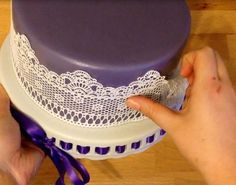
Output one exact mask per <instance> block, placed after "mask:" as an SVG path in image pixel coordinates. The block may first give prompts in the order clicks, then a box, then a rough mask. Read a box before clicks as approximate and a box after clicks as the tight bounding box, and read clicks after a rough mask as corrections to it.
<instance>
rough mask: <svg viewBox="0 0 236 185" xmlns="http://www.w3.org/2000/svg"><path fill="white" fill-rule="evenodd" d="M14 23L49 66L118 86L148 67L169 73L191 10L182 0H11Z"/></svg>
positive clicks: (183, 40)
mask: <svg viewBox="0 0 236 185" xmlns="http://www.w3.org/2000/svg"><path fill="white" fill-rule="evenodd" d="M13 24H14V28H15V30H16V32H19V33H21V34H25V35H26V36H27V37H28V39H29V40H30V43H31V45H32V48H33V49H34V50H35V52H36V56H37V57H38V59H39V61H40V63H41V64H42V65H44V66H45V67H47V68H48V69H49V70H51V71H54V72H56V73H58V74H61V73H66V72H73V71H76V70H83V71H86V72H88V73H89V74H90V75H91V76H92V77H93V78H96V79H97V80H98V81H99V82H101V83H102V84H103V85H104V86H112V87H118V86H124V85H128V84H129V83H131V82H132V81H135V80H136V79H137V77H140V76H143V75H144V74H145V73H146V72H147V71H149V70H157V71H159V72H161V74H162V75H167V76H168V75H169V74H171V72H172V71H173V70H174V69H175V67H176V65H177V64H178V55H179V54H180V52H181V50H182V48H183V46H184V44H185V42H186V39H187V37H188V34H189V30H190V15H189V10H188V8H187V5H186V3H185V1H184V0H178V1H176V0H167V1H156V0H119V1H118V0H116V1H115V0H113V1H110V0H100V1H99V0H89V1H87V0H80V1H75V0H71V1H70V2H68V1H67V0H57V1H48V0H47V1H46V0H40V1H38V0H31V1H28V0H13Z"/></svg>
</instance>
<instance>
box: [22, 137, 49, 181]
mask: <svg viewBox="0 0 236 185" xmlns="http://www.w3.org/2000/svg"><path fill="white" fill-rule="evenodd" d="M22 148H23V151H22V152H23V156H25V164H29V166H28V170H29V172H31V173H30V174H29V178H32V177H34V176H35V175H36V173H37V171H38V170H39V167H40V166H41V164H42V162H43V160H44V158H45V154H44V152H43V151H42V150H41V149H40V148H38V147H37V146H35V145H34V144H32V143H31V142H29V141H26V140H23V141H22ZM27 161H28V163H27Z"/></svg>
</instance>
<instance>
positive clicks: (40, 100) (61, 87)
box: [11, 31, 186, 127]
mask: <svg viewBox="0 0 236 185" xmlns="http://www.w3.org/2000/svg"><path fill="white" fill-rule="evenodd" d="M11 48H12V58H13V68H14V71H15V74H16V76H17V79H18V81H19V83H20V84H21V86H22V88H23V89H24V90H25V92H26V93H27V94H28V95H29V96H30V98H31V99H32V100H34V102H36V103H37V104H38V105H39V106H40V107H41V108H43V109H44V110H45V111H47V112H48V113H50V114H52V115H53V116H56V117H58V118H59V119H62V120H64V121H66V122H69V123H72V124H77V125H79V126H83V127H109V126H116V125H120V124H124V123H128V122H130V121H137V120H142V119H145V116H144V115H142V114H140V113H139V112H137V111H134V110H131V109H129V108H128V107H126V106H125V100H126V99H127V98H128V97H130V96H134V95H144V96H147V97H150V98H152V99H153V100H155V101H158V102H161V103H163V104H165V105H167V106H169V107H171V108H177V107H179V105H180V104H181V103H182V101H183V95H184V92H185V88H186V81H185V80H184V79H182V78H180V77H178V78H176V79H174V80H170V81H167V80H165V77H163V76H161V75H160V74H159V72H157V71H154V70H151V71H148V72H147V73H146V74H145V75H144V76H142V77H139V78H137V80H136V81H134V82H132V83H130V84H129V85H128V86H122V87H118V88H113V87H104V86H103V85H102V84H101V83H99V82H98V81H97V80H96V79H94V78H92V77H91V76H90V75H89V74H88V73H87V72H85V71H81V70H77V71H74V72H67V73H63V74H60V75H59V74H57V73H55V72H53V71H49V70H48V69H47V68H46V67H45V66H43V65H41V64H40V62H39V60H38V58H37V56H36V54H35V51H34V50H33V49H32V48H31V44H30V42H29V40H28V39H27V37H26V36H25V35H23V34H19V33H15V32H14V31H12V33H11Z"/></svg>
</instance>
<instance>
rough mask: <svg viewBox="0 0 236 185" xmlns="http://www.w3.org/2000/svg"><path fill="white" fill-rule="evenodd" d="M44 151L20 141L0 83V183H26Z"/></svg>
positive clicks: (6, 97)
mask: <svg viewBox="0 0 236 185" xmlns="http://www.w3.org/2000/svg"><path fill="white" fill-rule="evenodd" d="M43 158H44V153H43V152H42V151H41V150H40V149H38V148H37V147H36V146H34V145H33V144H31V143H29V142H27V141H22V139H21V134H20V128H19V125H18V123H17V122H16V121H15V120H14V118H13V117H12V116H11V113H10V100H9V97H8V95H7V93H6V92H5V90H4V88H3V87H2V86H1V85H0V185H6V184H17V185H26V184H27V183H28V182H29V180H30V178H31V177H32V176H33V175H35V174H36V172H37V170H38V168H39V166H40V165H41V163H42V160H43Z"/></svg>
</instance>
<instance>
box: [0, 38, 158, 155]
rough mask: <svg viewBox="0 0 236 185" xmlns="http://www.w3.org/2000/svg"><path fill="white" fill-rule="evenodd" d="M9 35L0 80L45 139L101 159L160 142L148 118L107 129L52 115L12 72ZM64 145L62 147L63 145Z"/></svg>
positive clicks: (0, 64)
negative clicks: (31, 97)
mask: <svg viewBox="0 0 236 185" xmlns="http://www.w3.org/2000/svg"><path fill="white" fill-rule="evenodd" d="M9 43H10V42H9V37H8V38H7V39H6V40H5V42H4V44H3V46H2V48H1V51H0V82H1V84H2V85H3V86H4V88H5V89H6V91H7V93H8V95H9V97H10V99H11V101H12V103H13V104H14V106H15V107H16V108H17V109H18V110H19V111H21V112H23V113H25V114H26V115H27V116H29V117H30V118H31V119H32V120H34V121H35V122H37V123H39V125H40V126H41V127H42V128H43V129H44V130H45V132H46V133H47V136H48V138H50V137H54V138H55V139H56V142H55V144H56V145H57V146H58V147H60V148H62V149H63V150H65V151H66V152H68V153H69V154H71V155H72V156H73V157H75V158H88V159H93V160H102V159H107V158H119V157H125V156H127V155H130V154H134V153H138V152H142V151H144V150H146V149H147V148H149V147H150V146H152V145H154V144H155V143H157V142H158V141H160V140H161V139H162V137H163V131H162V129H161V128H159V127H158V126H157V125H156V124H155V123H153V122H152V121H151V120H150V119H145V120H143V121H136V122H130V123H128V124H124V125H121V126H116V127H109V128H97V129H96V128H82V127H80V126H77V125H72V124H69V123H67V122H65V121H62V120H60V119H58V118H56V117H53V116H52V115H50V114H49V113H47V112H46V111H44V110H43V109H41V108H40V107H39V106H38V105H37V104H35V103H34V102H33V101H32V100H31V99H30V97H29V96H28V95H27V94H26V93H25V92H24V91H23V89H22V87H21V86H20V84H19V83H18V81H17V79H16V76H15V73H14V71H13V66H12V61H11V52H10V44H9ZM65 145H66V147H65Z"/></svg>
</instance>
